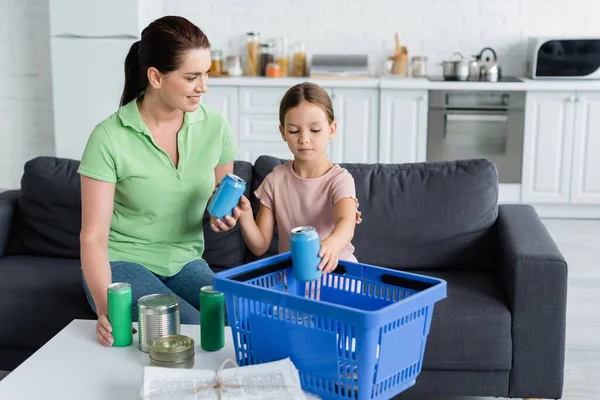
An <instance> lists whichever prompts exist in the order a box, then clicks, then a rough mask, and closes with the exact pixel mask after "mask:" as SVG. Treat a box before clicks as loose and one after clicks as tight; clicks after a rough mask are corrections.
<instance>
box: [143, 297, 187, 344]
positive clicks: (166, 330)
mask: <svg viewBox="0 0 600 400" xmlns="http://www.w3.org/2000/svg"><path fill="white" fill-rule="evenodd" d="M179 321H180V319H179V298H178V297H177V296H174V295H171V294H166V293H161V294H151V295H148V296H144V297H140V299H139V300H138V339H139V348H140V350H141V351H143V352H145V353H148V352H149V351H150V343H151V342H152V340H154V339H156V338H159V337H163V336H168V335H179V330H180V322H179Z"/></svg>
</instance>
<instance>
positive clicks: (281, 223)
mask: <svg viewBox="0 0 600 400" xmlns="http://www.w3.org/2000/svg"><path fill="white" fill-rule="evenodd" d="M293 165H294V162H293V161H289V162H288V163H287V164H283V165H279V166H277V167H275V168H273V171H272V172H271V173H270V174H269V175H267V177H266V178H265V179H264V180H263V182H262V184H261V185H260V186H259V187H258V189H256V191H255V192H254V194H255V195H256V197H257V198H258V199H259V200H260V202H261V203H262V204H263V205H264V206H265V207H268V208H269V209H271V210H273V211H274V212H275V219H276V222H277V230H278V235H279V252H280V253H283V252H286V251H290V236H291V231H292V229H293V228H295V227H298V226H313V227H315V229H316V230H317V232H318V233H319V237H320V238H321V240H323V239H325V238H326V237H328V236H329V235H330V234H331V231H333V228H334V226H335V225H334V220H333V216H334V213H333V208H334V205H335V203H337V202H338V201H339V200H341V199H344V198H352V199H354V200H355V201H356V222H357V223H360V221H361V219H360V212H359V211H358V201H357V199H356V189H355V186H354V178H352V175H350V173H349V172H348V170H346V169H345V168H342V167H340V166H339V165H334V166H333V168H331V169H330V170H329V171H327V172H326V173H325V175H323V176H320V177H318V178H310V179H307V178H301V177H299V176H298V175H296V173H295V172H294V168H293ZM353 253H354V246H352V243H348V245H346V247H344V248H343V249H342V251H340V253H339V258H340V260H349V261H356V257H354V254H353Z"/></svg>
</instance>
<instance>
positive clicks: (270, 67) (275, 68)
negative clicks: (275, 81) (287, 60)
mask: <svg viewBox="0 0 600 400" xmlns="http://www.w3.org/2000/svg"><path fill="white" fill-rule="evenodd" d="M265 75H266V76H267V77H269V78H280V77H281V76H282V70H281V66H280V65H279V64H278V63H276V62H270V63H268V64H267V71H266V74H265Z"/></svg>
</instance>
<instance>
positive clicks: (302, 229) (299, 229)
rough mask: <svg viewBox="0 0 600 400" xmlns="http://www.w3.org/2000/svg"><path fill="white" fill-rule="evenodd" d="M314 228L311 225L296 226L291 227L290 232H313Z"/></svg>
mask: <svg viewBox="0 0 600 400" xmlns="http://www.w3.org/2000/svg"><path fill="white" fill-rule="evenodd" d="M314 231H315V228H314V227H312V226H298V227H296V228H294V229H292V233H295V234H303V233H310V232H314Z"/></svg>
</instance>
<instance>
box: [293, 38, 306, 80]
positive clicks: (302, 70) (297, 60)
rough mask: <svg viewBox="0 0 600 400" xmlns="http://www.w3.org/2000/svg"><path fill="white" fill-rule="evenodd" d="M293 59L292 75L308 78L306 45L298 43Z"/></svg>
mask: <svg viewBox="0 0 600 400" xmlns="http://www.w3.org/2000/svg"><path fill="white" fill-rule="evenodd" d="M292 57H293V58H292V75H293V76H306V72H307V71H306V70H307V68H306V45H305V44H304V43H303V42H300V43H296V45H295V46H294V55H293V56H292Z"/></svg>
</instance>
